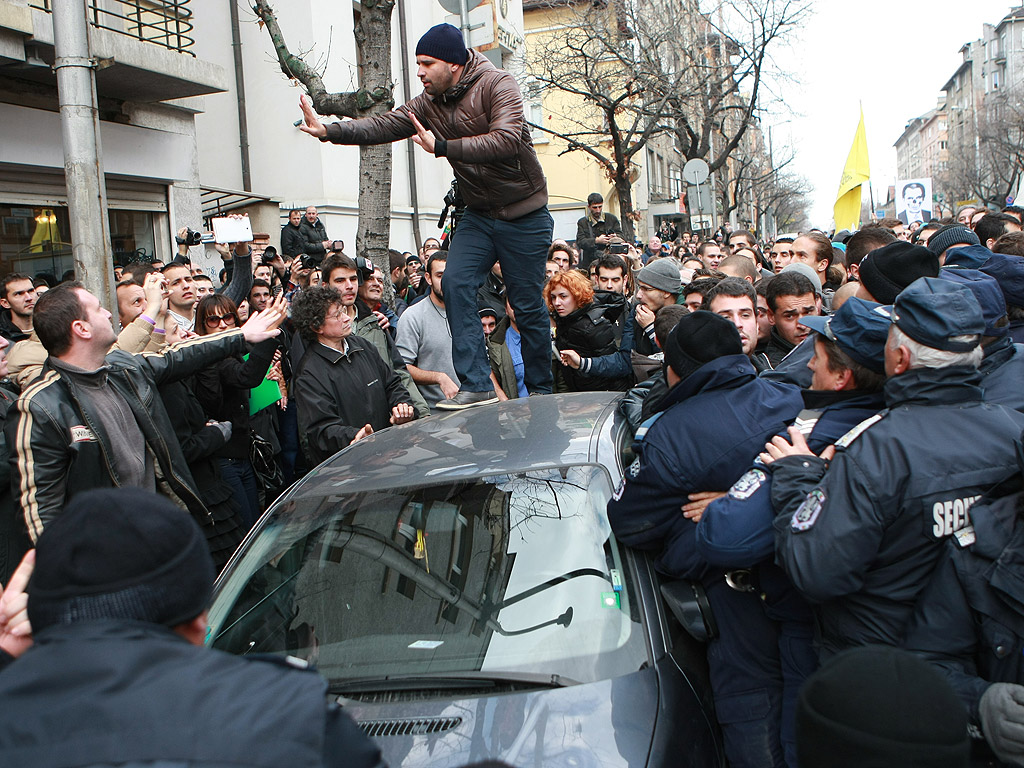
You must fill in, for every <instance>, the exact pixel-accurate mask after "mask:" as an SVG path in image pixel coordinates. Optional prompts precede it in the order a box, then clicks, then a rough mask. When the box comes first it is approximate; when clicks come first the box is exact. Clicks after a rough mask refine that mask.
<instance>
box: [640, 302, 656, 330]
mask: <svg viewBox="0 0 1024 768" xmlns="http://www.w3.org/2000/svg"><path fill="white" fill-rule="evenodd" d="M636 322H637V324H638V325H639V326H640V327H641V328H646V327H647V326H649V325H650V324H651V323H653V322H654V313H653V312H652V311H651V310H650V308H648V306H647V305H646V304H637V305H636Z"/></svg>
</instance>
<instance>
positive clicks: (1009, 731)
mask: <svg viewBox="0 0 1024 768" xmlns="http://www.w3.org/2000/svg"><path fill="white" fill-rule="evenodd" d="M978 714H979V715H980V717H981V730H982V733H984V734H985V741H987V742H988V745H989V746H990V747H992V751H993V752H995V753H996V757H998V758H999V759H1000V760H1002V761H1003V762H1004V763H1009V764H1011V765H1024V685H1017V684H1016V683H993V684H992V685H990V686H989V687H988V688H987V689H985V693H984V694H983V695H982V697H981V702H980V703H979V704H978Z"/></svg>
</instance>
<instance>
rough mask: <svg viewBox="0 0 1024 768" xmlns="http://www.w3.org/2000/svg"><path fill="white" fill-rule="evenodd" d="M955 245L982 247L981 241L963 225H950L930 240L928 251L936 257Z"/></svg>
mask: <svg viewBox="0 0 1024 768" xmlns="http://www.w3.org/2000/svg"><path fill="white" fill-rule="evenodd" d="M954 245H981V240H979V239H978V236H977V235H976V234H974V232H972V231H971V230H969V229H968V228H967V227H965V226H964V225H963V224H949V225H947V226H945V227H943V228H942V229H940V230H938V231H937V232H936V233H935V234H934V235H932V236H931V237H929V238H928V250H929V251H931V252H932V253H934V254H935V255H936V256H941V255H942V254H944V253H945V252H946V250H947V249H948V248H952V247H953V246H954Z"/></svg>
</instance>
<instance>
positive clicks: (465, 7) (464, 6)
mask: <svg viewBox="0 0 1024 768" xmlns="http://www.w3.org/2000/svg"><path fill="white" fill-rule="evenodd" d="M459 27H460V28H461V29H462V37H463V39H464V40H465V41H466V47H467V48H472V47H473V43H471V42H470V39H469V38H470V30H469V0H460V2H459Z"/></svg>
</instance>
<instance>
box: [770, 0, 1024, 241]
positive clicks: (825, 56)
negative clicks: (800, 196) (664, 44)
mask: <svg viewBox="0 0 1024 768" xmlns="http://www.w3.org/2000/svg"><path fill="white" fill-rule="evenodd" d="M1019 4H1020V3H1016V4H1015V3H1011V2H1007V0H972V1H970V2H964V1H963V0H957V2H953V1H952V0H920V1H919V2H907V0H887V1H886V2H881V1H879V0H860V1H859V2H852V1H851V0H814V14H813V16H812V17H811V18H810V19H809V21H808V22H807V24H805V25H804V28H803V30H802V31H801V32H800V33H799V35H798V36H797V39H795V40H794V45H793V46H792V47H789V48H787V49H786V50H780V51H779V52H778V54H777V63H778V65H779V67H780V68H782V69H784V70H788V71H789V72H791V73H792V74H793V75H794V76H795V77H796V78H797V79H798V80H799V83H798V84H790V83H784V84H780V85H777V86H775V88H776V90H778V91H780V92H781V93H782V95H783V97H784V98H785V101H786V104H787V106H788V107H789V110H790V112H789V113H786V112H785V111H780V112H778V113H777V115H776V117H775V118H774V120H773V119H772V118H771V117H769V118H768V120H767V122H768V123H769V124H771V123H772V122H776V123H777V124H776V126H775V127H774V128H773V132H772V133H773V135H772V140H773V144H774V154H775V157H776V158H777V159H779V158H781V156H782V155H783V154H784V151H783V149H782V147H784V145H785V144H786V143H790V145H791V146H792V147H794V148H795V150H796V151H795V152H794V154H795V159H794V161H793V166H792V167H794V168H795V170H796V171H797V172H798V173H800V174H802V175H803V176H805V177H806V178H807V179H808V180H809V181H810V182H811V184H812V185H813V187H814V192H813V197H812V203H811V210H810V219H811V224H812V226H816V227H821V228H823V229H827V228H828V227H829V225H830V224H831V219H832V206H833V204H834V203H835V197H836V191H837V190H838V188H839V178H840V176H841V175H842V172H843V166H844V165H845V163H846V156H847V154H848V153H849V151H850V145H851V144H852V142H853V134H854V131H855V130H856V128H857V120H858V118H859V111H858V102H859V103H861V104H863V106H864V123H865V126H866V130H867V139H868V155H869V158H870V161H871V180H872V185H873V186H874V188H875V200H876V203H878V204H880V201H879V198H880V197H881V202H884V198H885V190H886V188H887V187H888V186H889V185H890V184H893V183H894V182H895V175H896V149H895V148H894V147H893V144H895V143H896V140H897V139H898V138H899V137H900V135H901V134H902V133H903V129H904V128H905V127H906V124H907V122H908V121H910V120H911V119H912V118H914V117H917V116H918V115H922V114H924V113H926V112H927V111H928V110H929V109H932V108H934V107H935V105H936V102H937V99H938V97H939V95H940V90H939V89H940V88H942V86H943V85H945V83H946V81H947V80H949V78H950V77H951V76H952V74H953V72H955V71H956V69H957V67H959V66H960V62H961V61H962V56H961V54H960V53H959V50H960V48H961V46H963V44H964V43H966V42H968V41H970V40H976V39H978V38H980V37H981V33H982V24H983V23H986V22H987V23H989V24H995V23H998V22H999V20H1000V19H1002V18H1003V16H1005V15H1006V13H1007V12H1008V11H1009V10H1010V8H1011V7H1014V5H1019ZM908 49H912V50H913V54H912V55H911V54H910V53H908ZM786 121H788V122H786ZM778 123H782V124H778Z"/></svg>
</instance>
